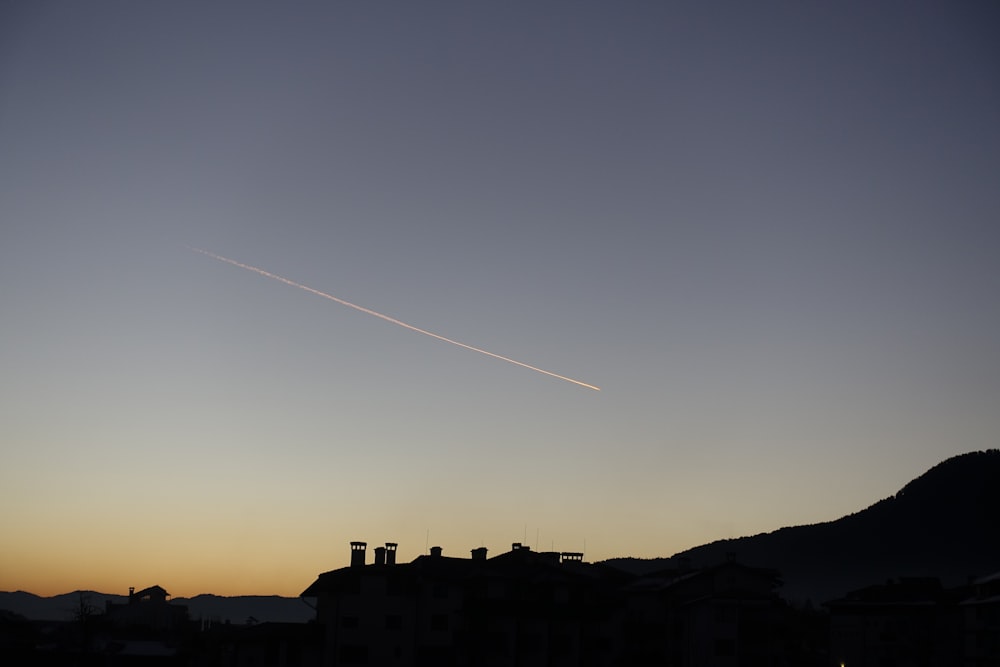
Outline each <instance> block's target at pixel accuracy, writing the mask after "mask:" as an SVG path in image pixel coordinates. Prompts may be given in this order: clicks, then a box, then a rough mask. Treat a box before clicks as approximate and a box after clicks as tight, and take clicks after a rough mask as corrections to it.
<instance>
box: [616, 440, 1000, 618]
mask: <svg viewBox="0 0 1000 667" xmlns="http://www.w3.org/2000/svg"><path fill="white" fill-rule="evenodd" d="M998 525H1000V450H997V449H991V450H987V451H981V452H970V453H967V454H961V455H959V456H955V457H952V458H950V459H947V460H945V461H943V462H942V463H939V464H938V465H936V466H934V467H933V468H931V469H930V470H928V471H927V472H926V473H924V474H923V475H921V476H920V477H917V478H916V479H914V480H913V481H911V482H909V483H908V484H906V485H905V486H904V487H903V488H902V489H901V490H900V491H899V492H898V493H897V494H896V495H894V496H890V497H888V498H885V499H884V500H880V501H878V502H876V503H875V504H873V505H871V506H870V507H868V508H867V509H864V510H862V511H860V512H856V513H854V514H849V515H847V516H845V517H842V518H840V519H837V520H835V521H828V522H825V523H817V524H812V525H805V526H794V527H788V528H781V529H779V530H776V531H773V532H770V533H761V534H759V535H753V536H749V537H740V538H735V539H727V540H719V541H716V542H712V543H710V544H705V545H702V546H699V547H694V548H692V549H688V550H686V551H682V552H680V553H677V554H675V555H674V556H672V557H671V558H669V559H651V560H649V561H641V560H638V559H611V560H610V561H607V562H608V563H609V564H613V565H617V566H619V567H622V568H623V569H627V570H629V571H633V572H635V571H640V570H643V571H651V570H656V569H662V568H666V567H678V566H681V565H683V564H690V565H691V566H693V567H703V566H706V565H712V564H715V563H718V562H722V561H723V560H725V559H727V558H734V559H735V560H737V561H739V562H741V563H745V564H747V565H754V566H760V567H769V568H774V569H777V570H778V571H779V572H780V573H781V576H782V579H783V580H784V582H785V585H784V586H783V588H782V589H781V593H782V595H783V596H784V597H785V598H787V599H789V600H793V601H795V600H797V601H804V600H806V599H809V600H812V601H813V602H817V603H818V602H823V601H825V600H828V599H831V598H833V597H838V596H841V595H843V594H844V593H846V592H848V591H849V590H852V589H855V588H860V587H862V586H866V585H869V584H874V583H880V582H884V581H885V580H886V579H889V578H897V577H902V576H937V577H940V578H941V580H942V582H943V583H944V584H945V585H949V586H954V585H958V584H962V583H965V582H966V581H967V580H968V578H969V577H971V576H984V575H987V574H991V573H993V572H997V571H1000V531H998V530H997V528H996V527H997V526H998Z"/></svg>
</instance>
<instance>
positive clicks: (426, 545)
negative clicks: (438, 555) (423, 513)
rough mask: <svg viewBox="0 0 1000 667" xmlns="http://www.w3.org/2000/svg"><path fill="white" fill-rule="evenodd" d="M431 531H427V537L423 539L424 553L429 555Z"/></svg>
mask: <svg viewBox="0 0 1000 667" xmlns="http://www.w3.org/2000/svg"><path fill="white" fill-rule="evenodd" d="M430 544H431V529H430V528H428V529H427V537H425V538H424V553H425V554H429V553H430V552H431V547H430Z"/></svg>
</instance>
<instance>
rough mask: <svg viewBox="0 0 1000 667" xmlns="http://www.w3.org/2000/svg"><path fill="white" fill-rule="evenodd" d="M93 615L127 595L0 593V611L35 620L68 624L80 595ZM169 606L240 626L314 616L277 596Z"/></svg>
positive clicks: (206, 597) (212, 598) (207, 597)
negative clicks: (186, 609) (49, 595)
mask: <svg viewBox="0 0 1000 667" xmlns="http://www.w3.org/2000/svg"><path fill="white" fill-rule="evenodd" d="M81 595H82V596H84V600H85V603H86V604H87V605H89V606H90V607H91V609H92V611H93V612H95V613H103V612H104V609H105V606H106V603H107V602H108V601H110V602H112V603H115V604H125V603H126V602H128V596H127V595H110V594H107V593H98V592H96V591H74V592H72V593H63V594H62V595H54V596H52V597H41V596H38V595H34V594H33V593H27V592H25V591H16V592H13V593H5V592H0V610H7V611H11V612H14V613H15V614H20V615H21V616H24V617H25V618H29V619H31V620H36V621H70V620H73V618H74V614H76V613H77V612H78V611H79V608H80V596H81ZM170 604H174V605H179V606H186V607H187V608H188V616H189V617H190V618H191V619H192V620H195V621H197V620H199V619H201V620H204V621H211V622H213V623H233V624H236V625H243V624H245V623H246V622H247V621H248V620H249V619H251V618H252V619H253V621H254V622H261V623H263V622H281V623H305V622H306V621H309V620H312V619H313V618H315V616H316V612H315V610H313V609H312V608H311V607H309V606H308V605H307V604H306V603H305V602H304V601H303V600H302V599H301V598H288V597H281V596H279V595H238V596H233V597H223V596H220V595H211V594H207V593H203V594H201V595H196V596H194V597H192V598H173V599H171V600H170Z"/></svg>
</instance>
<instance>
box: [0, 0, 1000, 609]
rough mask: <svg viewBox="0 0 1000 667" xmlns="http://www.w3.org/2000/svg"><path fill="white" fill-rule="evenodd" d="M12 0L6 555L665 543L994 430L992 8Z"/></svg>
mask: <svg viewBox="0 0 1000 667" xmlns="http://www.w3.org/2000/svg"><path fill="white" fill-rule="evenodd" d="M3 14H4V15H3V17H2V20H0V25H2V27H0V221H2V226H0V308H2V312H3V317H2V332H3V333H2V336H0V364H2V368H3V374H2V380H0V531H2V532H3V534H4V535H6V536H8V537H7V539H6V540H5V542H8V544H7V545H6V546H5V549H4V550H3V551H2V553H0V589H4V590H13V589H18V588H22V589H27V590H32V591H34V592H39V593H56V592H63V591H65V590H72V589H74V588H79V587H87V588H95V589H99V590H105V591H107V592H114V591H115V590H119V591H120V590H124V589H125V588H126V587H127V586H130V585H136V586H145V585H148V584H152V583H160V584H161V585H163V586H164V587H166V588H167V589H168V590H170V591H171V592H172V593H173V594H175V595H184V594H196V593H199V592H205V591H212V592H216V593H279V594H297V593H298V592H300V590H301V589H303V588H304V587H305V586H306V585H308V583H309V582H310V581H311V580H312V578H313V577H314V575H315V574H316V573H317V572H319V571H323V570H328V569H332V568H334V567H339V566H341V565H344V564H346V563H347V560H348V548H347V543H348V542H349V541H350V540H357V539H360V540H368V541H369V542H370V543H374V544H377V543H381V542H384V541H396V542H399V544H400V547H399V549H400V556H399V557H400V559H408V558H412V557H415V556H417V555H419V554H420V553H423V552H424V549H425V547H426V546H427V543H428V542H429V543H432V544H440V545H442V546H443V547H444V548H445V552H446V553H450V554H452V555H458V554H465V553H467V551H468V549H471V548H474V547H477V546H480V545H485V546H488V547H489V548H490V550H491V553H498V552H500V551H502V550H505V549H506V548H508V547H509V544H510V543H511V542H512V541H523V540H525V539H527V541H528V543H529V544H532V545H535V544H537V545H538V546H539V547H540V548H555V549H557V550H570V551H583V550H585V551H586V552H587V553H586V556H587V558H588V559H589V560H598V559H602V558H608V557H613V556H619V555H634V556H644V557H652V556H667V555H671V554H673V553H675V552H677V551H680V550H682V549H686V548H688V547H691V546H695V545H697V544H701V543H704V542H708V541H712V540H715V539H721V538H728V537H737V536H740V535H745V534H753V533H757V532H761V531H767V530H772V529H776V528H778V527H781V526H784V525H792V524H799V523H811V522H816V521H823V520H829V519H834V518H837V517H839V516H841V515H843V514H846V513H849V512H853V511H857V510H859V509H861V508H863V507H866V506H867V505H869V504H871V503H873V502H875V501H877V500H879V499H880V498H882V497H885V496H887V495H889V494H891V493H894V492H895V491H897V490H898V489H899V488H901V487H902V485H903V484H905V483H906V482H907V481H909V480H910V479H912V478H913V477H915V476H917V475H919V474H920V473H922V472H923V471H925V470H926V469H927V468H929V467H931V466H932V465H934V464H935V463H937V462H939V461H941V460H943V459H944V458H947V457H949V456H952V455H955V454H958V453H962V452H966V451H971V450H977V449H985V448H991V447H996V446H997V442H998V434H1000V418H998V416H997V415H998V414H1000V411H998V410H997V407H998V404H1000V300H998V299H997V298H996V295H997V294H998V293H1000V268H998V263H997V261H996V258H997V257H998V255H1000V252H998V251H1000V231H998V225H997V220H1000V215H998V214H1000V187H998V183H997V175H998V174H1000V130H998V128H1000V51H998V47H997V46H996V40H995V35H996V32H997V28H998V13H997V11H996V9H995V8H993V7H991V6H990V5H989V3H975V2H958V3H956V2H920V3H905V4H904V3H892V2H846V3H835V4H834V3H831V4H826V3H816V4H800V3H769V2H765V3H754V4H752V5H750V4H748V3H736V2H709V3H683V2H682V3H646V2H625V3H610V2H608V3H604V2H546V3H534V2H531V3H528V2H508V3H458V2H428V3H396V2H387V3H311V2H310V3H297V4H294V5H291V6H290V5H287V4H281V5H277V4H269V3H212V4H211V5H206V4H205V3H197V2H171V3H126V2H118V3H115V2H90V3H68V2H30V3H29V2H23V3H12V4H8V5H6V6H5V8H4V10H3ZM190 247H198V248H205V249H207V250H210V251H212V252H216V253H218V254H220V255H223V256H226V257H230V258H233V259H235V260H238V261H240V262H244V263H247V264H250V265H253V266H257V267H260V268H261V269H264V270H266V271H269V272H272V273H275V274H278V275H281V276H285V277H287V278H288V279H290V280H293V281H296V282H298V283H301V284H304V285H308V286H309V287H312V288H315V289H317V290H320V291H323V292H326V293H329V294H331V295H334V296H336V297H338V298H341V299H345V300H348V301H350V302H352V303H356V304H358V305H361V306H364V307H366V308H370V309H372V310H375V311H378V312H380V313H384V314H386V315H389V316H391V317H394V318H397V319H399V320H402V321H405V322H407V323H410V324H412V325H414V326H417V327H420V328H423V329H427V330H430V331H432V332H434V333H437V334H440V335H443V336H446V337H448V338H452V339H455V340H458V341H461V342H463V343H467V344H469V345H473V346H476V347H479V348H483V349H486V350H489V351H491V352H494V353H496V354H500V355H503V356H506V357H510V358H513V359H516V360H518V361H522V362H524V363H527V364H530V365H533V366H538V367H541V368H544V369H546V370H550V371H552V372H555V373H558V374H560V375H565V376H569V377H572V378H575V379H578V380H581V381H583V382H586V383H588V384H593V385H597V386H600V387H601V391H600V392H593V391H590V390H587V389H584V388H581V387H578V386H575V385H572V384H569V383H566V382H562V381H560V380H558V379H554V378H551V377H546V376H543V375H541V374H538V373H534V372H532V371H530V370H527V369H524V368H519V367H516V366H513V365H510V364H506V363H504V362H502V361H499V360H496V359H490V358H488V357H485V356H483V355H478V354H475V353H473V352H470V351H468V350H463V349H459V348H457V347H454V346H451V345H448V344H446V343H442V342H441V341H436V340H433V339H431V338H428V337H426V336H421V335H419V334H417V333H415V332H412V331H407V330H405V329H403V328H400V327H397V326H393V325H392V324H390V323H387V322H385V321H382V320H379V319H377V318H374V317H371V316H369V315H366V314H363V313H360V312H357V311H355V310H351V309H349V308H346V307H344V306H341V305H338V304H336V303H333V302H330V301H327V300H324V299H321V298H318V297H316V296H315V295H312V294H309V293H306V292H305V291H303V290H297V289H294V288H292V287H289V286H288V285H284V284H281V283H280V282H278V281H275V280H270V279H268V278H266V277H262V276H259V275H255V274H253V273H250V272H247V271H243V270H241V269H238V268H236V267H233V266H230V265H227V264H224V263H222V262H218V261H215V260H213V259H211V258H209V257H206V256H204V255H200V254H197V253H194V252H191V250H190Z"/></svg>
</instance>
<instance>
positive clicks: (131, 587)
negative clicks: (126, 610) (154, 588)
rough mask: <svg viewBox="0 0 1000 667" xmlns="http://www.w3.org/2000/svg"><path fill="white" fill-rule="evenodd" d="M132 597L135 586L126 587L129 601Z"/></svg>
mask: <svg viewBox="0 0 1000 667" xmlns="http://www.w3.org/2000/svg"><path fill="white" fill-rule="evenodd" d="M133 595H135V586H129V587H128V599H129V600H131V599H132V596H133Z"/></svg>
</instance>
